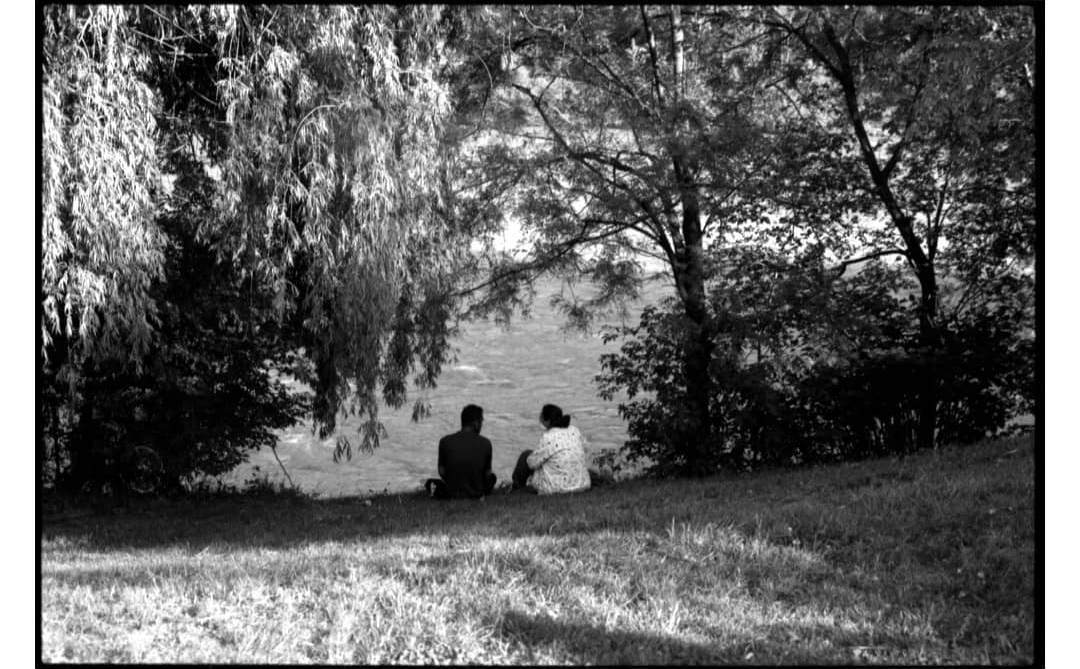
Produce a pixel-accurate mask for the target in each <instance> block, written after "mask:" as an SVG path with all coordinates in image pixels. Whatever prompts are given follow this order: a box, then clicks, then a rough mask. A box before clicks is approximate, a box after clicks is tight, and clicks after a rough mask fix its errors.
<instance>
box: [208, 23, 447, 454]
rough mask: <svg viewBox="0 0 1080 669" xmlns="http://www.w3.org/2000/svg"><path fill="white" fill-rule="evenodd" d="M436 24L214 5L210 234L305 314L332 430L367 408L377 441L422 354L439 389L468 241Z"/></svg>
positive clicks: (320, 396)
mask: <svg viewBox="0 0 1080 669" xmlns="http://www.w3.org/2000/svg"><path fill="white" fill-rule="evenodd" d="M439 19H440V10H439V9H438V8H435V7H390V6H365V7H356V6H319V7H272V8H247V7H244V8H241V9H237V10H235V11H219V12H218V13H217V14H216V20H218V21H219V22H221V30H220V34H221V35H222V38H221V39H220V40H219V42H218V47H219V50H220V71H221V75H222V76H221V79H220V80H219V81H218V91H217V93H218V96H219V100H220V104H221V105H222V107H223V108H224V109H225V119H226V122H227V123H228V125H229V129H230V137H229V142H228V148H227V151H226V153H225V157H224V159H223V160H222V163H221V166H220V169H221V180H220V184H219V185H220V189H219V198H220V211H221V213H222V215H221V217H220V218H219V219H215V220H210V221H207V222H206V225H205V226H204V227H203V229H202V230H201V233H202V235H203V236H204V237H205V238H206V239H208V240H212V241H213V242H214V244H215V245H216V247H217V249H218V252H219V253H220V254H221V255H222V257H227V258H231V259H232V261H233V262H236V263H238V264H239V265H241V266H243V267H245V268H246V270H247V271H248V272H249V273H250V275H251V276H252V277H253V278H254V279H256V280H257V281H259V282H261V283H262V285H264V286H266V287H267V288H268V289H270V290H272V291H273V292H274V293H275V294H277V295H279V296H281V300H280V303H281V304H282V305H283V309H284V310H286V311H292V312H296V311H298V312H299V313H300V315H301V317H302V318H303V325H304V330H305V335H306V339H305V343H306V344H307V353H308V356H309V358H310V360H311V362H313V363H314V364H313V373H312V374H311V375H310V376H309V377H308V378H306V379H305V380H307V381H309V382H311V384H312V385H313V387H314V388H315V390H316V400H315V404H314V408H315V418H316V420H317V421H318V423H319V425H320V428H321V429H320V432H321V434H322V435H323V436H326V435H328V434H329V433H330V432H332V431H333V429H334V426H335V423H336V416H337V415H338V412H339V411H340V410H342V409H345V410H346V411H348V412H349V413H359V414H360V415H362V416H364V417H366V421H365V423H364V427H363V428H362V429H361V434H362V436H363V440H362V445H363V446H364V447H365V448H370V447H375V446H377V445H378V437H379V434H380V428H379V427H378V421H377V413H378V396H377V389H378V388H379V387H380V386H382V387H383V389H384V392H383V398H384V400H385V401H386V402H387V403H388V404H390V405H391V406H400V405H401V404H402V403H403V402H404V401H405V399H406V393H405V380H406V379H407V376H408V374H409V372H410V371H411V369H412V360H413V356H414V355H417V356H419V358H420V362H421V366H422V367H423V371H422V372H421V373H420V375H419V377H418V378H417V379H416V380H417V382H418V383H420V385H422V386H423V385H433V384H434V379H435V377H436V376H437V375H438V372H439V369H440V365H441V363H442V361H443V357H444V355H445V352H446V340H447V333H446V323H447V317H448V316H449V314H450V305H449V303H448V302H447V300H448V299H449V298H448V297H447V295H448V294H449V292H450V291H449V290H448V285H447V282H446V275H447V272H448V271H449V270H452V268H453V265H454V263H455V262H456V261H457V260H458V259H460V253H458V251H457V249H459V248H464V247H465V246H466V245H465V244H463V243H454V242H453V239H452V237H453V230H451V229H449V228H447V227H446V222H445V220H444V219H442V218H440V217H437V216H436V215H435V211H436V208H437V207H438V206H439V203H440V192H439V179H438V166H439V164H440V155H439V153H438V152H439V151H440V145H441V141H440V138H441V131H442V124H443V119H444V116H445V114H446V113H447V111H448V103H447V99H446V95H445V92H444V89H443V87H442V85H440V84H439V83H438V82H437V81H436V80H435V78H434V75H433V72H434V70H435V68H436V67H437V66H438V62H439V59H440V57H441V55H442V54H441V50H442V41H441V39H440V37H439V24H438V22H439ZM230 27H231V29H229V28H230ZM433 314H437V315H439V316H441V317H435V318H432V317H431V316H432V315H433ZM392 337H393V339H394V343H393V345H390V340H391V338H392ZM348 449H349V446H348V445H347V443H346V444H344V448H343V449H339V455H340V454H341V453H342V452H346V453H347V452H348Z"/></svg>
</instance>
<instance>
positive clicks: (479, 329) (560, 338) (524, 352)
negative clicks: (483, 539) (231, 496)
mask: <svg viewBox="0 0 1080 669" xmlns="http://www.w3.org/2000/svg"><path fill="white" fill-rule="evenodd" d="M668 290H669V289H667V288H665V287H663V286H661V285H659V284H654V285H652V286H651V287H650V288H649V289H648V290H647V291H646V293H645V295H644V296H643V298H642V300H641V301H640V302H639V303H638V304H636V305H634V306H633V307H632V309H631V313H630V316H629V318H628V323H636V322H637V318H638V315H639V313H640V311H641V308H642V307H643V306H644V305H645V304H648V303H651V302H655V301H656V300H658V299H660V298H661V297H662V296H663V295H666V294H667V292H668ZM556 292H558V284H555V283H551V284H544V285H543V286H541V287H539V288H538V290H537V297H536V300H535V301H534V303H533V310H532V317H531V318H530V319H528V320H522V319H515V321H514V322H513V323H512V325H511V326H510V328H509V329H504V328H501V327H499V326H496V325H494V324H493V323H491V322H476V323H469V324H466V325H465V326H463V328H462V333H461V336H459V337H458V338H457V339H456V340H455V341H454V342H453V345H454V346H455V348H456V349H457V360H456V361H455V362H453V363H451V364H449V365H447V367H446V368H445V369H444V370H443V373H442V376H441V377H440V378H439V385H438V387H437V388H435V389H432V390H429V391H426V392H425V393H424V395H423V396H425V397H427V399H428V400H429V401H430V402H431V416H430V417H428V418H425V419H424V420H422V421H420V422H419V423H414V422H412V420H411V416H412V400H413V399H414V398H415V397H416V396H417V395H416V394H415V391H414V392H413V393H412V394H410V400H409V402H407V403H406V406H405V407H402V408H401V409H398V410H393V409H389V408H386V407H383V408H382V409H381V410H380V414H381V418H382V421H383V424H384V426H385V427H386V430H387V432H388V433H389V436H388V438H386V439H384V440H383V442H382V444H381V446H380V447H379V448H378V449H377V450H376V451H375V452H374V453H372V454H370V455H366V454H355V453H354V455H353V458H352V460H351V461H350V462H341V463H334V462H333V459H332V454H333V452H334V444H335V442H336V440H337V437H338V435H346V436H350V437H352V438H353V440H354V443H356V438H355V437H356V425H357V422H356V421H355V420H354V419H350V420H347V421H343V422H341V423H340V424H339V426H338V431H337V432H336V433H335V434H333V435H331V436H330V438H328V439H325V440H320V439H318V437H317V436H316V435H313V434H312V433H311V428H310V425H308V424H302V425H297V426H295V427H293V428H291V429H289V430H285V431H283V432H282V433H281V439H280V441H279V445H278V455H279V456H280V457H281V460H282V461H283V462H284V464H285V467H286V469H288V471H289V475H290V476H291V477H292V479H293V481H294V482H295V483H296V484H297V485H299V486H300V487H301V488H302V489H303V490H304V491H306V492H314V493H318V494H319V495H321V496H324V497H331V496H340V495H355V494H363V493H367V492H370V491H375V492H378V491H382V490H389V491H391V492H397V491H406V490H412V489H416V488H418V487H419V486H420V484H421V481H422V479H424V478H427V477H430V476H435V475H436V471H435V466H436V451H437V445H438V442H439V438H440V437H442V436H443V435H445V434H448V433H450V432H454V431H456V430H457V429H458V427H459V425H460V414H461V408H462V407H463V406H465V405H466V404H470V403H471V404H479V405H480V406H481V407H483V408H484V430H483V434H484V436H486V437H487V438H489V439H491V442H492V445H493V446H494V454H493V463H492V466H493V469H494V470H495V474H496V475H497V476H498V477H499V480H500V481H506V480H509V478H510V473H511V471H513V468H514V463H515V462H516V461H517V457H518V454H519V453H520V452H521V451H522V450H524V449H526V448H534V447H535V445H536V443H537V441H538V440H539V439H540V433H541V430H542V428H541V427H540V424H539V414H540V407H541V406H542V405H544V404H546V403H552V404H558V405H559V406H561V407H562V409H563V411H565V412H567V413H569V414H571V415H572V417H573V418H572V419H573V422H574V424H575V425H577V426H578V427H579V428H580V429H581V430H582V432H583V433H584V434H585V436H586V438H587V439H588V441H589V451H590V454H591V455H595V454H598V453H599V452H600V451H601V450H602V449H605V448H618V447H620V446H621V445H622V443H623V441H624V440H625V439H626V425H625V423H624V422H623V421H622V419H621V418H619V415H618V411H617V401H612V402H605V401H604V400H602V399H600V398H599V397H598V396H597V388H596V384H595V382H594V377H595V376H596V375H597V374H598V373H599V372H600V355H601V354H602V353H607V352H615V351H617V350H618V345H619V344H618V342H612V343H611V344H608V345H605V344H604V343H603V341H602V340H601V339H600V336H599V332H594V333H593V334H591V335H583V334H580V333H564V332H561V331H560V327H561V325H562V324H563V320H562V318H561V317H560V316H559V315H558V314H557V313H555V311H554V310H553V309H551V307H550V306H549V299H550V297H551V295H552V294H554V293H556ZM579 293H580V291H579ZM606 322H608V323H617V322H619V321H618V319H609V320H608V321H606ZM255 466H258V467H259V469H260V472H261V473H265V474H267V475H269V477H270V478H272V479H282V478H284V477H283V476H282V474H281V470H280V468H279V467H278V465H277V463H276V462H275V461H274V459H273V456H272V455H271V453H270V451H269V450H266V451H263V452H259V453H254V454H252V456H251V459H250V462H249V463H248V464H246V465H243V466H241V467H240V468H238V469H237V470H236V471H235V472H234V473H233V474H231V475H230V476H229V477H228V480H231V481H233V482H241V481H243V480H245V479H247V478H249V477H250V476H251V474H252V469H253V467H255Z"/></svg>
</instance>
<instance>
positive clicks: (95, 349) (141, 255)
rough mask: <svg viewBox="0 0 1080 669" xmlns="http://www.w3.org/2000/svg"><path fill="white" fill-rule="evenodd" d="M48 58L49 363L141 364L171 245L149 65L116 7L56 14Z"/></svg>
mask: <svg viewBox="0 0 1080 669" xmlns="http://www.w3.org/2000/svg"><path fill="white" fill-rule="evenodd" d="M42 55H43V62H44V68H43V70H44V71H43V72H42V80H41V95H42V128H41V130H42V180H41V188H42V193H41V194H42V218H41V240H42V256H41V292H42V307H43V314H42V322H41V325H40V327H41V334H42V342H43V350H42V356H43V358H44V359H45V360H46V361H49V358H50V357H53V358H56V357H59V358H63V359H66V360H67V361H71V362H75V363H77V362H79V361H82V360H84V359H86V358H88V357H95V358H120V359H126V360H129V361H132V362H135V363H136V364H137V363H138V361H139V360H140V358H141V357H142V356H143V355H144V354H145V353H146V351H147V349H148V347H149V346H150V343H151V341H152V338H153V324H154V322H155V311H156V310H155V307H154V303H153V301H152V300H151V299H150V296H149V292H148V291H149V288H150V285H151V283H152V282H153V281H154V280H155V279H158V278H160V277H161V263H162V244H163V242H164V239H163V236H162V235H161V233H160V231H159V230H158V228H157V227H156V226H155V224H154V222H153V215H154V203H155V197H156V193H157V191H158V190H159V187H160V184H161V174H160V172H159V169H158V163H157V160H156V156H155V153H156V143H155V128H156V124H155V111H156V107H157V103H156V98H155V94H154V91H153V89H152V88H151V87H150V86H148V85H147V84H146V83H145V82H144V81H143V80H142V79H141V75H142V73H143V71H144V70H145V67H146V62H147V60H146V57H145V55H143V54H141V53H140V52H139V51H138V50H137V49H136V48H135V47H134V45H133V43H132V34H131V31H130V29H129V27H128V25H127V21H126V18H125V12H124V10H123V9H121V8H119V7H109V6H105V7H92V8H90V7H78V8H76V7H67V8H58V7H47V8H46V9H45V16H44V38H43V41H42ZM58 336H59V337H61V338H62V340H63V348H64V349H65V350H64V351H63V352H59V351H55V350H53V349H54V348H55V347H54V346H53V343H54V340H55V339H56V338H57V337H58ZM54 362H56V361H55V360H54ZM61 362H62V361H61Z"/></svg>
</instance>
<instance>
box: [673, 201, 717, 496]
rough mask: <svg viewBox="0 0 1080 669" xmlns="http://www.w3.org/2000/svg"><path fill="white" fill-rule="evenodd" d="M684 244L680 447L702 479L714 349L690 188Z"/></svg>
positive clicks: (709, 441)
mask: <svg viewBox="0 0 1080 669" xmlns="http://www.w3.org/2000/svg"><path fill="white" fill-rule="evenodd" d="M682 204H683V221H682V228H683V240H684V242H685V247H684V248H683V249H682V253H681V254H680V255H681V256H682V257H681V258H680V263H679V266H678V267H676V268H675V270H676V271H675V283H676V287H677V289H678V293H679V297H680V299H681V300H682V303H683V308H684V311H685V313H686V316H687V317H688V318H689V319H690V321H691V323H692V324H693V325H692V329H691V332H689V333H688V339H687V342H686V350H685V351H684V360H683V364H684V373H685V376H686V394H687V407H686V408H687V414H688V418H689V419H690V421H691V426H688V427H689V428H690V429H688V430H687V431H686V433H685V434H684V435H683V440H684V443H683V444H681V448H682V451H683V456H684V458H685V466H686V473H687V474H690V475H701V474H706V473H708V471H709V469H710V462H709V461H710V459H711V458H710V455H711V453H710V451H711V450H712V449H713V447H714V446H715V444H714V443H713V434H712V432H713V430H712V427H713V420H712V414H711V412H710V408H709V405H710V400H711V398H712V395H713V382H712V376H711V375H710V373H709V367H710V363H711V361H712V354H713V349H714V348H715V344H714V342H713V329H714V328H713V323H712V319H711V318H710V317H709V310H708V306H707V299H706V295H705V268H704V247H703V235H702V232H701V221H700V207H699V204H698V199H697V193H696V191H695V190H694V189H693V188H692V187H688V188H685V189H684V190H683V193H682Z"/></svg>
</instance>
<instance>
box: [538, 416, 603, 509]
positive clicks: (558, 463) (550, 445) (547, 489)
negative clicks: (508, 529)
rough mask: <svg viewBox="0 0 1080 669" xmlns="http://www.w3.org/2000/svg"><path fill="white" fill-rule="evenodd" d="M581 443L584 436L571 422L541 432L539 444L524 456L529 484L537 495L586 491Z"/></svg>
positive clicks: (583, 449)
mask: <svg viewBox="0 0 1080 669" xmlns="http://www.w3.org/2000/svg"><path fill="white" fill-rule="evenodd" d="M585 444H586V442H585V435H583V434H581V430H579V429H577V427H575V426H573V425H571V426H569V427H553V428H551V429H549V430H547V431H545V432H544V434H542V435H541V436H540V446H539V447H538V448H537V449H536V450H534V451H533V452H532V453H531V454H530V455H529V457H528V459H527V462H528V464H529V467H531V468H532V469H533V473H532V475H531V476H530V477H529V485H530V486H532V487H533V488H535V489H536V491H537V492H538V493H540V494H541V495H547V494H550V493H557V492H576V491H579V490H588V489H589V486H590V482H589V468H588V466H587V465H586V464H585Z"/></svg>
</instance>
